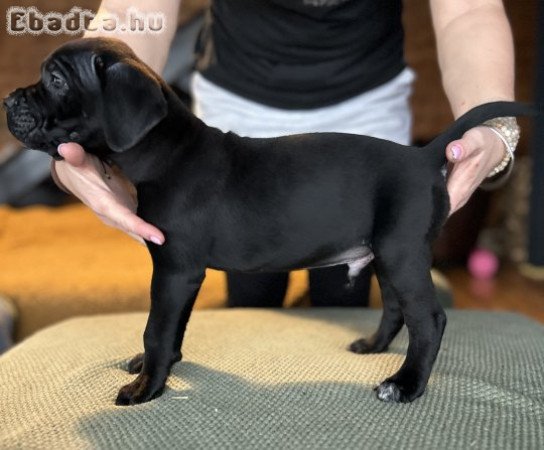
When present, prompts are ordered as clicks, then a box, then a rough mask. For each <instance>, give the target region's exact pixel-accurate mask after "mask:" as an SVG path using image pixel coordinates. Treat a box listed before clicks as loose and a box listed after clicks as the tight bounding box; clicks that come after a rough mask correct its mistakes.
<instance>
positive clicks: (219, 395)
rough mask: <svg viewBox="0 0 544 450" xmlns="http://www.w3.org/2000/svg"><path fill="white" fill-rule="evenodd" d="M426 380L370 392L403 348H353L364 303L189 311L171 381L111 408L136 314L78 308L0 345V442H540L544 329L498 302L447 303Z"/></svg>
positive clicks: (366, 329)
mask: <svg viewBox="0 0 544 450" xmlns="http://www.w3.org/2000/svg"><path fill="white" fill-rule="evenodd" d="M448 315H449V319H450V320H449V324H448V328H447V331H446V334H445V337H444V342H443V345H442V350H441V353H440V356H439V358H438V361H437V364H436V366H435V370H434V372H433V375H432V377H431V380H430V384H429V388H428V391H427V393H426V394H425V395H424V396H423V397H422V398H420V399H418V400H417V401H416V402H414V403H413V404H400V405H399V404H386V403H381V402H379V401H378V400H376V398H375V395H374V392H373V391H372V387H373V386H375V385H376V384H377V383H378V382H379V381H381V380H383V379H384V378H385V377H387V376H388V375H391V374H392V373H394V372H395V370H396V369H397V368H398V367H399V365H400V364H401V363H402V361H403V357H404V352H405V350H406V333H405V331H403V332H402V333H401V335H400V336H399V337H398V338H397V339H396V340H395V341H394V343H393V345H392V347H391V349H390V351H389V352H388V353H386V354H381V355H368V356H361V355H355V354H352V353H349V352H348V351H346V350H345V348H346V346H347V345H348V344H349V343H350V342H351V341H352V340H354V339H356V338H358V337H360V335H361V334H369V333H371V332H372V331H373V330H374V329H375V327H376V325H377V323H378V321H379V312H377V311H370V310H361V309H357V310H355V309H344V310H340V309H330V310H328V309H313V310H309V309H296V310H295V309H291V310H205V311H195V312H194V314H193V317H192V319H191V322H190V324H189V328H188V334H187V339H186V342H185V345H184V361H183V362H181V363H178V364H176V365H175V366H174V368H173V373H172V375H171V376H170V379H169V381H168V388H167V390H166V392H165V393H164V395H163V396H162V397H160V398H159V399H157V400H153V401H151V402H149V403H146V404H142V405H138V406H134V407H118V406H115V405H114V399H115V396H116V394H117V391H118V389H119V388H120V387H121V386H122V385H123V384H125V383H128V382H129V381H131V380H132V379H133V376H132V375H129V374H128V373H126V372H125V371H124V370H123V368H124V367H125V365H126V362H127V360H128V359H129V358H130V357H131V356H132V355H134V354H135V353H137V352H139V351H141V349H142V346H141V345H142V331H143V327H144V324H145V320H146V315H145V314H140V313H132V314H120V315H106V316H96V317H87V318H76V319H70V320H68V321H65V322H63V323H61V324H58V325H55V326H52V327H50V328H48V329H45V330H43V331H40V332H38V333H37V334H35V335H34V336H31V337H30V338H28V339H27V340H25V341H24V342H23V343H22V344H20V345H18V346H17V347H15V348H14V349H12V350H11V351H9V352H8V353H7V354H5V355H4V356H2V357H0V381H1V385H0V399H1V401H0V418H1V424H2V425H1V426H0V430H1V431H0V448H15V447H16V448H24V449H26V448H46V449H48V448H51V449H70V448H75V449H81V448H145V449H148V448H206V449H207V448H265V447H266V448H301V447H304V448H309V449H314V448H331V449H333V448H334V449H339V448H340V449H343V448H413V449H418V450H420V449H425V448H429V449H437V448H460V449H465V448H475V449H484V448H489V449H499V448H512V449H514V448H516V449H517V448H535V449H536V448H542V443H543V442H544V428H543V424H544V375H543V374H544V357H543V356H544V355H543V353H544V328H543V327H542V326H541V325H539V324H537V323H536V322H532V321H530V320H528V319H525V318H522V317H520V316H517V315H513V314H505V313H478V312H459V311H452V312H449V313H448Z"/></svg>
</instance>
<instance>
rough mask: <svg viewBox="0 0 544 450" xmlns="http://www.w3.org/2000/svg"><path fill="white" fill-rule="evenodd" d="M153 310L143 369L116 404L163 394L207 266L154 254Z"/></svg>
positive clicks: (123, 390) (145, 338) (142, 400)
mask: <svg viewBox="0 0 544 450" xmlns="http://www.w3.org/2000/svg"><path fill="white" fill-rule="evenodd" d="M153 260H154V266H153V279H152V283H151V311H150V312H149V318H148V320H147V326H146V329H145V333H144V350H145V353H144V355H143V360H142V365H141V371H140V373H139V375H138V376H137V378H136V379H135V380H134V381H133V382H132V383H130V384H127V385H126V386H123V387H122V388H121V390H120V391H119V394H118V396H117V400H116V402H115V403H116V404H117V405H133V404H137V403H143V402H147V401H149V400H151V399H153V398H155V397H158V396H159V395H161V393H162V391H163V389H164V385H165V383H166V379H167V377H168V374H169V373H170V368H171V367H172V365H173V364H174V363H175V362H176V361H179V360H180V359H181V342H182V340H183V335H184V333H185V328H186V326H187V322H188V321H189V316H190V314H191V310H192V308H193V304H194V301H195V298H196V296H197V294H198V290H199V288H200V285H201V284H202V280H203V279H204V267H199V268H198V269H194V268H192V269H188V268H187V267H185V268H184V267H183V266H178V265H177V264H170V263H171V262H172V260H170V261H169V263H168V264H165V263H164V260H162V261H160V262H159V260H158V258H153Z"/></svg>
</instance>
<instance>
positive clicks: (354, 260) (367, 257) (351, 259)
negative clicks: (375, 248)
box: [301, 245, 374, 276]
mask: <svg viewBox="0 0 544 450" xmlns="http://www.w3.org/2000/svg"><path fill="white" fill-rule="evenodd" d="M373 259H374V254H373V253H372V250H371V248H370V247H369V246H367V245H361V246H359V247H353V248H350V249H348V250H345V251H343V252H340V253H338V254H336V255H331V256H328V257H325V258H323V259H320V260H316V261H314V262H312V263H310V265H308V266H306V267H303V268H304V269H317V268H319V267H330V266H338V265H340V264H347V265H349V266H350V271H351V270H352V267H353V271H356V270H357V268H359V269H358V270H357V273H358V272H359V271H360V270H361V269H362V268H363V267H365V266H366V265H368V264H369V263H370V262H371V261H372V260H373ZM301 268H302V267H301ZM355 276H356V275H355Z"/></svg>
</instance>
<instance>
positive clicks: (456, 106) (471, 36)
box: [430, 0, 514, 213]
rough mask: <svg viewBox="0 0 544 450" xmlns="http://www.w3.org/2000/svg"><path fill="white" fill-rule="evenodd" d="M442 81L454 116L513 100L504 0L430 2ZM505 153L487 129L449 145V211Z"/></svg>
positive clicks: (460, 203)
mask: <svg viewBox="0 0 544 450" xmlns="http://www.w3.org/2000/svg"><path fill="white" fill-rule="evenodd" d="M430 1H431V12H432V18H433V25H434V30H435V35H436V42H437V49H438V61H439V64H440V70H441V73H442V82H443V85H444V89H445V91H446V95H447V97H448V100H449V102H450V105H451V108H452V111H453V114H454V116H455V117H456V118H457V117H459V116H460V115H462V114H463V113H464V112H466V111H468V110H469V109H471V108H472V107H474V106H476V105H479V104H481V103H485V102H490V101H495V100H513V99H514V46H513V42H512V32H511V30H510V24H509V23H508V19H507V17H506V13H505V11H504V7H503V4H502V1H501V0H455V1H452V0H430ZM504 154H505V147H504V144H503V142H502V141H501V140H500V139H499V138H498V137H497V136H496V134H495V133H494V132H493V131H492V130H491V129H489V128H486V127H477V128H473V129H472V130H470V131H468V132H467V133H466V134H465V135H464V136H463V138H462V139H460V140H457V141H454V142H452V143H450V144H449V145H448V146H447V149H446V156H447V158H448V159H449V160H450V161H451V162H452V163H454V165H453V168H452V170H451V172H450V176H449V179H448V191H449V193H450V201H451V212H452V213H453V212H455V211H456V210H458V209H459V208H461V207H462V206H463V205H464V204H465V203H466V202H467V201H468V199H469V198H470V196H471V194H472V193H473V192H474V191H475V190H476V189H477V187H478V186H479V185H480V184H481V183H482V181H484V180H485V178H486V177H487V175H488V174H489V173H490V172H491V171H492V170H493V168H494V167H496V166H497V165H498V164H499V163H500V162H501V160H502V159H503V157H504Z"/></svg>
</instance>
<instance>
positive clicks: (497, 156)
mask: <svg viewBox="0 0 544 450" xmlns="http://www.w3.org/2000/svg"><path fill="white" fill-rule="evenodd" d="M504 154H505V148H504V143H503V142H502V141H501V140H500V139H499V137H498V136H497V135H496V134H495V133H494V132H493V131H492V130H491V129H489V127H485V126H481V127H475V128H472V129H470V130H468V131H467V132H466V133H465V134H464V135H463V137H462V138H461V139H458V140H456V141H453V142H450V143H449V144H448V146H447V147H446V157H447V158H448V160H449V161H450V163H451V164H450V170H449V175H448V192H449V195H450V215H451V214H453V213H454V212H456V211H457V210H459V209H460V208H461V207H463V206H464V205H465V204H466V203H467V202H468V200H469V198H470V196H471V195H472V193H473V192H474V191H475V190H476V189H477V188H478V186H479V185H480V184H481V183H482V181H484V180H485V179H486V177H487V175H489V173H490V172H491V171H492V170H493V169H494V168H495V167H496V166H497V165H498V164H499V163H500V162H501V161H502V159H503V158H504Z"/></svg>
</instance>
